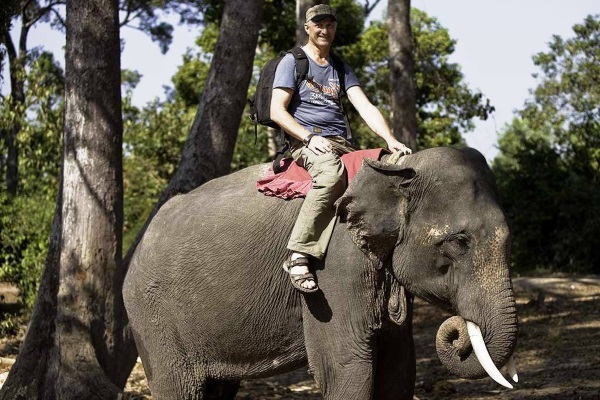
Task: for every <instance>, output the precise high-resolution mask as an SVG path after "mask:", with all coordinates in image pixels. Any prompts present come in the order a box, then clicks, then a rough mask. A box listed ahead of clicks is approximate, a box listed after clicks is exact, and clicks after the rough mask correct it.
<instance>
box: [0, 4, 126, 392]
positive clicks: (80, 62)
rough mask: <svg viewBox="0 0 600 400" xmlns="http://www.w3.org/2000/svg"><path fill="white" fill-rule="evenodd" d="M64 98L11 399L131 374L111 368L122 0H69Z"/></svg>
mask: <svg viewBox="0 0 600 400" xmlns="http://www.w3.org/2000/svg"><path fill="white" fill-rule="evenodd" d="M65 100H66V111H65V132H64V148H63V168H62V180H61V192H60V194H59V200H58V203H57V211H56V216H55V220H54V222H53V225H52V237H51V246H50V250H49V254H48V257H47V260H46V270H45V271H44V274H43V278H42V279H43V280H42V283H41V285H40V291H39V294H38V298H37V300H36V305H35V309H34V313H33V316H32V318H33V320H32V322H31V325H30V328H29V330H28V332H27V336H26V338H25V342H24V344H23V346H22V347H21V350H20V353H19V357H18V358H17V362H16V363H15V365H14V366H13V368H12V370H11V373H10V375H9V377H8V379H7V381H6V383H5V385H4V387H3V389H2V392H0V397H2V398H4V399H16V398H27V399H115V398H117V396H118V394H119V393H120V389H119V387H118V386H122V385H123V384H124V381H123V382H121V381H118V380H116V379H115V378H114V366H115V364H114V363H115V359H116V356H117V355H118V354H119V352H121V346H122V345H123V340H122V333H121V331H122V328H121V326H119V323H118V322H119V319H118V318H116V315H118V311H117V309H118V308H119V307H121V308H122V300H121V286H122V280H123V268H122V259H121V252H122V225H123V184H122V181H123V178H122V150H121V147H122V131H123V126H122V118H121V93H120V41H119V23H118V2H117V0H88V1H85V2H81V1H79V0H68V1H67V48H66V96H65ZM111 375H113V376H111ZM111 378H112V379H113V381H112V382H111Z"/></svg>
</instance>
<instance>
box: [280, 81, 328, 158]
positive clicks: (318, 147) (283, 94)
mask: <svg viewBox="0 0 600 400" xmlns="http://www.w3.org/2000/svg"><path fill="white" fill-rule="evenodd" d="M293 94H294V91H293V90H292V89H288V88H275V89H273V94H272V96H271V119H272V120H273V121H274V122H275V123H276V124H277V125H279V126H280V127H281V128H282V129H283V130H284V131H286V132H287V133H288V134H289V135H291V136H293V137H294V138H296V139H298V140H300V141H303V140H304V139H305V138H307V137H308V136H309V135H310V134H311V132H309V131H308V130H307V129H306V128H304V127H303V126H302V125H300V124H299V123H298V121H296V120H295V119H294V117H292V115H291V114H290V113H289V112H288V110H287V108H288V105H289V104H290V101H291V100H292V95H293ZM307 147H308V148H309V149H311V150H312V151H314V152H315V153H316V154H321V153H328V152H330V151H331V145H330V144H329V141H328V140H327V139H325V138H323V137H321V136H313V137H312V138H311V139H310V142H309V143H308V146H307Z"/></svg>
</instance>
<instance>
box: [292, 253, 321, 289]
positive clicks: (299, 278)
mask: <svg viewBox="0 0 600 400" xmlns="http://www.w3.org/2000/svg"><path fill="white" fill-rule="evenodd" d="M296 266H305V267H308V258H307V257H298V258H297V259H295V260H287V261H286V262H284V263H283V270H284V271H285V272H287V273H288V274H289V275H290V281H291V282H292V286H294V287H295V288H296V289H298V290H299V291H301V292H304V293H314V292H316V291H317V290H319V286H317V282H316V281H315V276H314V275H313V274H311V273H310V272H307V273H306V274H292V273H291V272H290V271H291V268H292V267H296ZM306 281H313V282H315V287H314V288H312V289H308V288H305V287H303V286H302V284H303V283H304V282H306Z"/></svg>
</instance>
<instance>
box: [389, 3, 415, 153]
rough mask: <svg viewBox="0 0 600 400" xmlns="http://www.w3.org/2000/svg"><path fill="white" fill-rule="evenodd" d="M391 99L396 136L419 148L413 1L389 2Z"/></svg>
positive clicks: (393, 126)
mask: <svg viewBox="0 0 600 400" xmlns="http://www.w3.org/2000/svg"><path fill="white" fill-rule="evenodd" d="M388 30H389V43H390V44H389V46H390V47H389V50H390V61H389V66H390V99H391V103H392V104H391V105H392V130H393V131H394V136H395V137H396V139H398V140H400V141H401V142H402V143H404V144H405V145H407V146H408V147H410V148H411V149H412V150H413V151H414V150H416V148H417V108H416V94H415V81H414V77H415V66H414V59H413V40H412V34H411V30H410V0H389V1H388Z"/></svg>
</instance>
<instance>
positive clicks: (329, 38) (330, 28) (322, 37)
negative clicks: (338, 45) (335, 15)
mask: <svg viewBox="0 0 600 400" xmlns="http://www.w3.org/2000/svg"><path fill="white" fill-rule="evenodd" d="M336 27H337V23H336V22H335V20H334V19H332V18H325V19H322V20H320V21H309V22H307V23H306V24H305V25H304V29H305V30H306V33H307V34H308V40H309V41H310V42H312V43H313V44H314V45H316V46H331V44H332V43H333V39H334V38H335V28H336Z"/></svg>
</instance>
